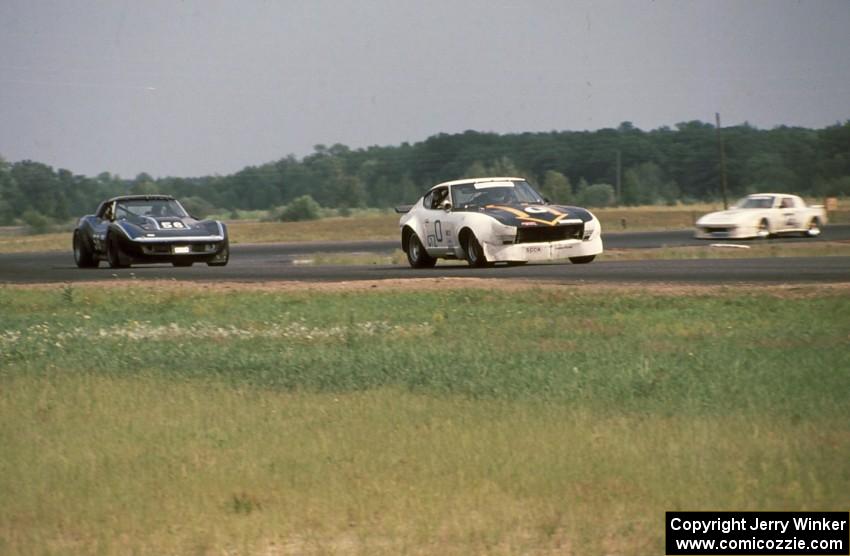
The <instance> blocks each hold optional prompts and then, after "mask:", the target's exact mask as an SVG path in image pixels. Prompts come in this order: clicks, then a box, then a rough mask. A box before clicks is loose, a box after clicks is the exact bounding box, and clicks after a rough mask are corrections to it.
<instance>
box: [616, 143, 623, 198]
mask: <svg viewBox="0 0 850 556" xmlns="http://www.w3.org/2000/svg"><path fill="white" fill-rule="evenodd" d="M622 167H623V165H622V161H621V160H620V149H617V204H618V205H619V204H620V203H621V202H622V197H620V177H621V175H622V173H623V172H622Z"/></svg>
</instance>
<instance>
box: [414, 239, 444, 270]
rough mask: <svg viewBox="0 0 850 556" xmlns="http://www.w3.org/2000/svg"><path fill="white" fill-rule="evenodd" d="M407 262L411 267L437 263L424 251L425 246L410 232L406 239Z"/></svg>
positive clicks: (428, 265)
mask: <svg viewBox="0 0 850 556" xmlns="http://www.w3.org/2000/svg"><path fill="white" fill-rule="evenodd" d="M407 262H408V263H410V266H411V267H413V268H432V267H433V266H434V265H435V264H437V259H435V258H434V257H432V256H430V255H429V254H428V252H427V251H425V247H424V246H423V245H422V242H421V241H419V237H418V236H417V235H416V234H410V237H409V238H408V240H407Z"/></svg>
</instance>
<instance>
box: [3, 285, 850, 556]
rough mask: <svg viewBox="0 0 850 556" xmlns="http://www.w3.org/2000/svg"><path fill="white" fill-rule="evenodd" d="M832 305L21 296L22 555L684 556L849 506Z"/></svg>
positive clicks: (127, 292) (7, 381)
mask: <svg viewBox="0 0 850 556" xmlns="http://www.w3.org/2000/svg"><path fill="white" fill-rule="evenodd" d="M831 291H832V292H833V293H830V290H827V291H824V292H821V293H820V294H816V295H804V294H803V293H801V292H795V291H794V290H787V289H786V290H782V293H783V294H784V295H783V296H781V295H777V292H775V291H766V292H763V293H758V292H749V291H740V290H737V289H731V288H730V289H729V290H727V291H725V292H722V293H717V292H716V291H715V292H714V293H706V294H698V293H697V294H693V293H692V294H687V295H674V294H669V295H664V294H657V293H651V292H647V293H646V294H642V293H639V292H633V293H600V292H595V293H594V292H589V293H582V292H581V291H576V290H574V289H572V288H566V287H565V288H563V289H553V288H547V289H545V290H543V289H541V290H534V289H530V290H520V291H514V292H499V291H484V290H473V289H469V290H462V289H461V290H450V291H423V292H398V291H397V292H381V291H375V292H358V293H354V292H339V293H326V294H318V293H276V292H259V291H255V292H238V291H229V292H228V293H227V295H222V290H219V289H212V290H209V291H206V290H204V289H203V288H198V289H189V290H187V289H183V288H180V289H174V290H148V289H145V288H144V287H143V286H137V287H132V288H126V289H121V288H110V289H109V290H106V291H104V290H101V289H95V288H79V287H71V286H66V287H55V288H40V289H38V290H27V289H20V288H0V446H2V450H0V553H4V554H5V553H12V554H15V553H21V554H28V553H37V554H67V553H103V554H126V553H139V554H161V553H180V554H197V553H201V554H204V553H210V554H213V553H222V552H230V553H240V554H254V553H257V554H268V553H271V554H276V553H284V554H290V553H296V554H298V553H319V554H322V553H334V554H336V553H348V554H357V553H362V554H398V553H419V554H469V553H494V554H525V553H530V552H536V553H553V554H596V553H610V554H635V553H637V554H657V553H660V552H661V551H662V548H661V546H662V542H663V513H664V511H666V510H700V509H703V510H709V509H712V510H717V509H729V510H795V509H799V510H817V509H835V510H846V503H847V498H846V492H848V491H850V466H848V463H847V462H848V461H850V403H848V401H847V392H848V391H850V355H848V350H847V349H846V345H847V340H848V336H847V335H848V331H850V316H848V315H850V311H848V308H850V307H848V305H850V300H848V298H847V297H846V296H845V295H842V294H841V293H840V291H839V290H831ZM788 294H791V295H790V296H789V295H788Z"/></svg>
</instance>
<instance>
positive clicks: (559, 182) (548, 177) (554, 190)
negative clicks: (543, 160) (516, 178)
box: [541, 170, 573, 204]
mask: <svg viewBox="0 0 850 556" xmlns="http://www.w3.org/2000/svg"><path fill="white" fill-rule="evenodd" d="M541 189H542V191H541V193H543V196H544V197H546V198H547V199H549V200H550V201H552V202H553V203H564V204H566V203H571V202H573V188H572V186H571V185H570V179H569V178H568V177H567V176H565V175H564V174H562V173H561V172H556V171H555V170H547V171H546V173H545V174H544V175H543V185H542V187H541Z"/></svg>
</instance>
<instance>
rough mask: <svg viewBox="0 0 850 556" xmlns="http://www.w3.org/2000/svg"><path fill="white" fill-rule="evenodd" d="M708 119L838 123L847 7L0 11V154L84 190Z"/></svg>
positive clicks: (424, 4) (60, 2)
mask: <svg viewBox="0 0 850 556" xmlns="http://www.w3.org/2000/svg"><path fill="white" fill-rule="evenodd" d="M715 112H720V113H721V117H722V119H723V124H724V125H732V124H736V123H742V122H744V121H748V122H750V123H751V124H753V125H756V126H758V127H760V128H771V127H773V126H776V125H783V124H785V125H797V126H806V127H824V126H827V125H832V124H834V123H836V122H839V121H842V122H843V121H845V120H847V119H848V118H850V1H847V0H837V1H829V2H826V1H824V2H821V1H816V0H813V1H799V2H798V1H793V2H791V1H783V0H770V1H761V2H755V1H734V2H726V1H705V2H687V1H675V2H674V1H662V0H658V1H654V2H651V1H642V0H641V1H639V0H634V1H631V0H629V1H625V0H624V1H590V2H573V1H569V0H552V1H544V0H525V1H516V2H502V1H499V0H480V1H479V0H449V1H442V0H428V1H421V2H409V1H404V0H359V1H341V0H340V1H320V0H304V1H294V0H293V1H288V0H287V1H285V0H278V1H275V0H268V1H259V0H238V1H237V0H233V1H214V0H186V1H177V0H100V1H85V0H54V1H48V0H0V156H2V157H3V158H5V159H6V160H7V161H17V160H22V159H32V160H37V161H39V162H45V163H47V164H50V165H52V166H54V167H61V168H67V169H69V170H71V171H73V172H75V173H82V174H86V175H96V174H98V173H100V172H102V171H108V172H112V173H117V174H120V175H121V176H122V177H125V178H132V177H135V175H136V174H138V173H139V172H143V171H145V172H148V173H150V174H152V175H153V176H155V177H158V176H166V175H172V176H197V175H208V174H214V173H219V174H227V173H231V172H234V171H237V170H239V169H241V168H243V167H244V166H246V165H255V164H262V163H265V162H270V161H273V160H277V159H279V158H282V157H284V156H286V155H288V154H294V155H296V156H298V157H302V156H304V155H306V154H309V153H310V152H312V151H313V146H314V145H316V144H319V143H322V144H326V145H331V144H333V143H343V144H345V145H348V146H350V147H352V148H359V147H367V146H370V145H397V144H399V143H401V142H403V141H408V142H411V143H413V142H417V141H422V140H424V139H426V138H427V137H429V136H431V135H434V134H436V133H440V132H447V133H455V132H462V131H464V130H467V129H474V130H479V131H495V132H499V133H506V132H522V131H549V130H583V129H590V130H594V129H599V128H603V127H616V126H617V125H618V124H619V123H620V122H622V121H631V122H633V123H634V124H635V125H636V126H638V127H640V128H642V129H653V128H657V127H659V126H663V125H669V126H672V125H674V124H676V123H677V122H682V121H688V120H702V121H706V122H713V120H714V113H715Z"/></svg>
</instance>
